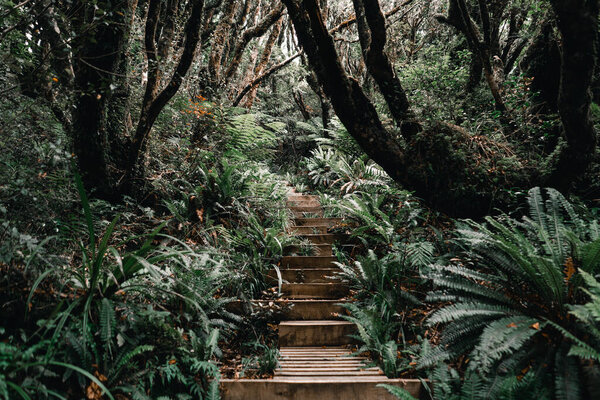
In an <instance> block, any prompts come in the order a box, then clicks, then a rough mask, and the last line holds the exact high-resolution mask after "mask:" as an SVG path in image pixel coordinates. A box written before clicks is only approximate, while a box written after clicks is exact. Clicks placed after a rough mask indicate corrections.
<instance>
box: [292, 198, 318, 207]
mask: <svg viewBox="0 0 600 400" xmlns="http://www.w3.org/2000/svg"><path fill="white" fill-rule="evenodd" d="M287 206H288V207H290V208H291V207H321V203H320V202H319V199H304V198H298V199H293V200H289V199H288V201H287Z"/></svg>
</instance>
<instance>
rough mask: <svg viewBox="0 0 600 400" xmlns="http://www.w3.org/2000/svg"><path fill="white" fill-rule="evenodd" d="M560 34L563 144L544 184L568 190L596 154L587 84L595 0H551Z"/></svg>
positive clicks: (592, 58)
mask: <svg viewBox="0 0 600 400" xmlns="http://www.w3.org/2000/svg"><path fill="white" fill-rule="evenodd" d="M552 7H553V9H554V12H555V13H556V16H557V25H558V29H559V30H560V33H561V39H562V46H561V50H562V53H561V69H560V89H559V92H558V111H559V113H560V118H561V121H562V125H563V130H564V136H565V139H566V141H567V145H566V147H565V148H564V150H563V151H562V153H561V154H560V157H559V159H558V163H557V166H556V169H555V171H554V172H553V173H552V174H551V176H550V178H549V181H548V183H549V184H550V185H552V186H554V187H556V188H558V189H560V190H563V191H565V190H568V189H569V188H570V186H571V184H572V182H573V180H574V179H575V178H577V177H579V176H581V175H583V173H584V172H585V171H586V169H587V167H588V166H589V164H590V162H591V160H592V158H593V156H594V153H595V151H596V145H597V138H596V130H595V129H594V125H593V123H592V120H591V118H590V105H591V102H592V94H591V90H590V87H591V84H592V79H593V74H594V71H595V68H596V48H597V47H596V46H597V42H598V14H599V9H598V8H599V4H598V1H597V0H552Z"/></svg>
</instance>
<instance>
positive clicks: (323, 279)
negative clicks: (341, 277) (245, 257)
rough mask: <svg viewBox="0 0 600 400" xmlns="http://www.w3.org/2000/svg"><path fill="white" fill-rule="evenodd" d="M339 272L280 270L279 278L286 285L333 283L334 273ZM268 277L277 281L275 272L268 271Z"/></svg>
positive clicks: (309, 269) (319, 269) (327, 270)
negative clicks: (286, 283)
mask: <svg viewBox="0 0 600 400" xmlns="http://www.w3.org/2000/svg"><path fill="white" fill-rule="evenodd" d="M340 271H341V270H340V269H339V268H337V267H334V268H307V269H305V268H281V269H280V270H279V272H280V273H281V278H282V279H283V281H284V282H288V283H328V282H334V281H335V280H336V279H337V278H336V273H338V272H340ZM269 277H270V278H271V279H273V280H277V271H275V270H271V271H269Z"/></svg>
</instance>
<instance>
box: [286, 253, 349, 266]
mask: <svg viewBox="0 0 600 400" xmlns="http://www.w3.org/2000/svg"><path fill="white" fill-rule="evenodd" d="M334 261H337V258H336V257H333V256H285V257H282V258H281V268H332V267H335V264H333V263H334Z"/></svg>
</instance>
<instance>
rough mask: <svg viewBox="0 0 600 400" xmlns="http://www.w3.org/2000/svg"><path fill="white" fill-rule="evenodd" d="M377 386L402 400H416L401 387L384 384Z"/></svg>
mask: <svg viewBox="0 0 600 400" xmlns="http://www.w3.org/2000/svg"><path fill="white" fill-rule="evenodd" d="M377 386H378V387H382V388H384V389H385V390H387V391H388V392H390V393H391V394H393V395H394V396H395V397H396V398H398V399H400V400H416V399H415V398H414V397H413V396H412V395H411V394H410V393H409V392H408V391H407V390H406V389H402V388H401V387H398V386H392V385H386V384H384V383H380V384H379V385H377Z"/></svg>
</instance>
